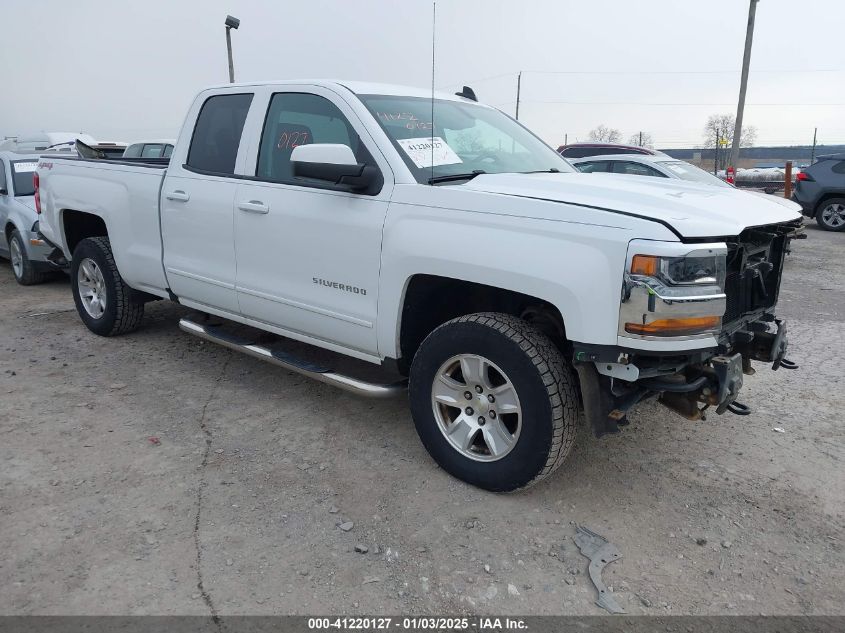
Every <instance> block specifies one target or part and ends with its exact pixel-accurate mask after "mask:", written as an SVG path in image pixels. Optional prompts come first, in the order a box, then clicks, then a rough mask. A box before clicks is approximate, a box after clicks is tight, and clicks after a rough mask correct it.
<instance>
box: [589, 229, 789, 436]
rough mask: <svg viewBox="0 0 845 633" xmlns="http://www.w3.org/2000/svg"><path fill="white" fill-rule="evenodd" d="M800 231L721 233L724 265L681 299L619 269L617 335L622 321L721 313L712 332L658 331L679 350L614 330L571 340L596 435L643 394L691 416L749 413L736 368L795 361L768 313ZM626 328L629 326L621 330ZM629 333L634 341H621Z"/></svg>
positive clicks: (710, 247)
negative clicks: (602, 338)
mask: <svg viewBox="0 0 845 633" xmlns="http://www.w3.org/2000/svg"><path fill="white" fill-rule="evenodd" d="M798 231H800V227H799V226H798V225H795V224H793V223H790V224H782V225H772V226H766V227H755V228H753V229H747V230H746V231H744V232H743V233H742V234H741V235H739V236H737V237H736V238H734V239H731V240H725V243H724V245H723V246H722V247H721V253H722V254H721V257H723V258H724V260H723V261H724V264H723V265H722V264H721V263H719V270H718V271H717V273H718V274H716V275H714V278H715V279H718V281H719V285H718V286H710V287H709V288H708V291H709V292H699V293H698V295H696V296H689V297H684V298H683V299H682V300H678V298H676V297H675V298H671V297H665V296H663V293H661V292H660V289H661V288H660V287H658V288H657V290H656V291H655V290H654V289H653V288H649V287H646V291H647V292H643V291H642V288H643V287H644V285H643V284H642V283H628V282H629V280H630V277H629V278H626V285H625V288H624V289H623V299H622V307H621V310H620V317H621V318H620V335H621V334H622V333H623V332H622V327H623V324H625V327H629V326H631V325H632V323H635V324H636V325H637V326H638V327H648V325H649V324H650V323H652V322H654V323H670V322H672V321H676V322H678V321H679V320H682V319H684V318H688V317H699V316H701V315H707V314H711V315H721V319H720V323H719V326H718V328H717V330H715V331H713V330H711V331H710V332H708V333H698V334H694V333H693V334H691V335H688V336H684V337H680V336H673V337H670V336H666V337H665V338H663V340H667V339H671V338H674V340H675V341H677V342H681V341H683V342H684V343H683V344H682V345H678V346H676V349H677V347H681V349H682V351H669V350H665V349H661V347H660V345H659V343H658V338H657V337H655V336H641V337H639V339H640V340H639V341H635V340H634V339H632V338H623V337H622V336H620V337H619V344H618V345H616V346H599V345H585V344H579V343H575V344H573V362H574V365H575V368H576V369H577V371H578V375H579V378H580V382H581V393H582V399H583V407H584V413H585V416H586V418H587V420H588V421H589V423H590V424H591V426H592V427H593V431H594V433H595V434H596V435H597V436H601V435H604V434H606V433H615V432H618V431H619V426H620V425H624V424H626V423H627V418H626V415H627V412H628V410H629V409H630V408H631V407H633V406H634V405H635V404H637V403H638V402H641V401H642V400H645V399H649V398H657V399H658V401H659V402H660V403H661V404H663V405H665V406H666V407H668V408H669V409H671V410H672V411H674V412H676V413H678V414H680V415H682V416H683V417H685V418H687V419H690V420H701V419H703V418H704V416H705V414H706V412H707V411H709V410H714V411H715V412H716V413H717V414H722V413H725V412H731V413H734V414H737V415H747V414H749V413H750V412H751V410H750V408H749V407H747V406H745V405H743V404H741V403H740V402H738V401H737V396H738V395H739V391H740V389H741V388H742V382H743V377H744V376H750V375H753V374H754V373H755V370H754V368H753V367H752V362H753V361H758V362H764V363H769V364H771V368H772V369H773V370H777V369H779V368H780V367H783V368H785V369H795V368H797V365H796V364H795V363H792V362H790V361H789V360H787V358H786V351H787V347H788V341H787V335H786V323H785V322H784V321H783V320H781V319H778V318H776V317H775V314H774V308H775V305H776V303H777V298H778V293H779V290H780V279H781V273H782V269H783V262H784V258H785V255H786V252H787V250H788V247H789V243H790V241H791V239H794V238H795V236H796V234H797V233H798ZM694 246H696V245H690V246H689V247H690V248H693V247H694ZM697 246H698V247H699V251H694V252H693V254H694V255H696V256H699V257H700V256H701V253H702V251H701V248H702V247H703V248H705V249H706V251H705V254H709V253H717V254H718V253H719V252H720V250H719V246H718V245H716V244H712V243H710V244H706V245H703V244H702V245H697ZM631 259H632V258H631V257H630V256H629V265H630V262H631ZM700 261H702V262H704V261H705V260H700ZM722 266H723V267H722ZM635 268H636V266H633V267H632V268H631V271H632V272H633V271H634V269H635ZM697 268H704V267H703V266H698V267H697ZM641 279H642V277H640V278H639V280H641ZM639 280H638V279H634V281H639ZM720 291H721V292H720ZM667 319H669V320H667ZM641 324H642V325H641ZM630 332H631V329H630V327H629V329H628V331H627V332H625V333H626V334H627V335H628V336H630ZM629 341H630V342H631V343H635V344H633V345H626V344H625V343H627V342H629ZM702 344H704V346H703V347H701V345H702ZM696 347H698V348H697V349H696Z"/></svg>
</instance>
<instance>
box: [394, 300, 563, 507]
mask: <svg viewBox="0 0 845 633" xmlns="http://www.w3.org/2000/svg"><path fill="white" fill-rule="evenodd" d="M410 378H411V380H410V398H411V411H412V413H413V417H414V424H415V425H416V429H417V433H418V434H419V436H420V439H421V440H422V442H423V444H424V445H425V447H426V449H427V450H428V452H429V453H430V454H431V456H432V457H433V458H434V460H435V461H436V462H437V463H438V464H439V465H440V466H441V467H442V468H443V469H444V470H446V471H447V472H449V473H450V474H452V475H454V476H455V477H458V478H459V479H462V480H464V481H466V482H468V483H471V484H473V485H475V486H479V487H480V488H484V489H487V490H493V491H497V492H507V491H512V490H516V489H518V488H523V487H525V486H529V485H532V484H534V483H536V482H538V481H540V480H542V479H544V478H545V477H547V476H549V475H550V474H551V473H552V472H554V471H555V470H556V469H557V468H558V466H560V464H561V463H563V460H564V459H565V457H566V455H567V454H568V453H569V450H570V448H571V447H572V443H573V441H574V439H575V426H576V422H577V416H578V413H577V411H578V410H577V404H578V401H577V397H576V394H575V382H574V377H573V375H572V371H571V369H570V367H569V366H568V365H567V364H566V362H565V361H564V359H563V357H562V356H561V354H560V352H559V351H558V349H557V348H556V347H555V346H554V344H553V343H552V342H551V341H550V340H549V339H548V337H546V336H545V335H544V334H543V333H542V332H540V331H539V330H538V329H537V328H535V327H534V326H532V325H531V324H530V323H527V322H526V321H523V320H522V319H518V318H516V317H513V316H510V315H507V314H499V313H480V314H470V315H467V316H463V317H460V318H457V319H453V320H452V321H449V322H447V323H445V324H443V325H441V326H440V327H439V328H437V329H436V330H434V331H433V332H432V333H431V334H430V335H429V336H428V337H427V338H426V339H425V341H423V343H422V345H421V346H420V348H419V350H418V351H417V353H416V355H415V356H414V361H413V363H412V366H411V377H410Z"/></svg>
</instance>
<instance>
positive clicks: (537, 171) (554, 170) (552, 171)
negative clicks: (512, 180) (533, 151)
mask: <svg viewBox="0 0 845 633" xmlns="http://www.w3.org/2000/svg"><path fill="white" fill-rule="evenodd" d="M519 173H520V174H559V173H560V170H559V169H558V168H557V167H552V168H550V169H535V170H534V171H521V172H519Z"/></svg>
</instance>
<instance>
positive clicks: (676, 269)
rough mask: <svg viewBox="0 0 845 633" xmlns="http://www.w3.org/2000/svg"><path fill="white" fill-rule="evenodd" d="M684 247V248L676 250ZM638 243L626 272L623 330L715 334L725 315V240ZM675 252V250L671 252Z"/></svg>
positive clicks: (629, 332)
mask: <svg viewBox="0 0 845 633" xmlns="http://www.w3.org/2000/svg"><path fill="white" fill-rule="evenodd" d="M680 249H683V250H684V251H685V252H682V253H678V250H680ZM689 249H690V246H689V245H684V244H677V243H665V242H664V243H659V242H645V241H635V242H632V243H631V246H630V249H629V256H628V264H627V269H626V271H625V283H624V288H623V296H622V306H621V308H620V314H619V316H620V319H619V330H620V331H619V334H620V335H621V336H632V335H633V336H635V337H646V338H650V337H695V338H698V337H702V336H712V335H713V334H715V333H717V332H718V331H719V330H720V329H721V327H722V315H723V314H724V313H725V301H726V298H725V258H726V255H727V248H726V247H725V245H724V244H702V245H697V246H696V247H695V248H694V249H692V250H689ZM672 251H674V252H672Z"/></svg>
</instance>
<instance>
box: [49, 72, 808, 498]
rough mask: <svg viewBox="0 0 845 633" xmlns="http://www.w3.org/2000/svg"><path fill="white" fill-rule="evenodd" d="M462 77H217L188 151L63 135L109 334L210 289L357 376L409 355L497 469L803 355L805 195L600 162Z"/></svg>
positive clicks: (59, 191)
mask: <svg viewBox="0 0 845 633" xmlns="http://www.w3.org/2000/svg"><path fill="white" fill-rule="evenodd" d="M464 94H470V93H469V92H468V91H465V92H464V93H461V94H459V95H445V94H435V95H432V94H431V93H430V92H427V91H425V90H416V89H413V88H404V87H396V86H384V85H379V84H362V83H351V82H329V81H289V82H276V83H254V84H240V85H226V86H221V87H217V88H210V89H208V90H204V91H203V92H201V93H200V94H199V95H198V96H197V98H196V100H195V101H194V103H193V105H192V106H191V108H190V110H189V112H188V115H187V118H186V121H185V125H184V127H183V129H182V131H181V133H180V135H179V138H178V140H177V142H176V145H175V148H174V149H173V153H172V156H171V158H170V159H169V160H167V159H160V160H144V159H131V158H125V159H122V160H121V159H106V160H103V159H93V160H92V159H85V158H60V157H43V158H42V159H41V162H40V164H39V167H38V192H37V200H38V204H39V208H40V213H41V215H40V218H41V219H40V227H39V230H40V233H41V235H43V236H44V237H45V238H46V239H47V240H49V242H50V243H51V244H53V245H54V246H55V247H56V248H57V249H58V250H59V251H61V253H60V254H57V256H61V255H63V256H64V257H65V258H67V259H68V260H69V261H70V265H71V270H70V274H71V280H72V290H73V296H74V300H75V302H76V305H77V308H78V311H79V315H80V317H81V319H82V321H83V322H84V323H85V325H86V326H87V327H88V328H89V329H90V330H91V331H92V332H95V333H97V334H100V335H104V336H111V335H115V334H121V333H125V332H130V331H132V330H134V329H135V328H137V327H138V326H139V325H140V323H141V321H142V315H143V312H144V304H145V302H147V301H151V300H155V299H170V300H173V301H178V302H179V303H180V304H183V305H185V306H189V307H191V308H194V309H196V310H197V311H198V312H199V313H200V315H199V316H191V317H186V318H183V319H182V320H181V322H180V326H181V327H182V329H184V330H185V331H187V332H189V333H191V334H195V335H197V336H200V337H202V338H204V339H208V340H213V341H216V342H218V343H221V344H223V345H226V346H228V347H231V348H233V349H237V350H240V351H242V352H245V353H248V354H251V355H253V356H256V357H259V358H262V359H264V360H267V361H270V362H273V363H276V364H278V365H281V366H284V367H287V368H288V369H292V370H294V371H298V372H300V373H302V374H305V375H308V376H311V377H314V378H317V379H319V380H323V381H324V382H328V383H331V384H335V385H337V386H339V387H342V388H345V389H348V390H350V391H354V392H356V393H361V394H366V395H372V396H388V395H392V394H395V393H397V392H400V391H402V390H404V388H405V386H406V379H407V383H408V387H409V390H410V406H411V410H412V414H413V418H414V422H415V425H416V428H417V431H418V433H419V436H420V438H421V440H422V442H423V443H424V444H425V446H426V448H427V449H428V451H429V452H430V454H431V455H432V456H433V457H434V459H435V460H436V461H437V462H438V464H440V465H441V466H442V467H443V468H444V469H446V470H447V471H448V472H450V473H452V474H453V475H455V476H457V477H460V478H461V479H463V480H465V481H468V482H470V483H472V484H475V485H477V486H481V487H483V488H486V489H489V490H497V491H506V490H514V489H517V488H521V487H524V486H527V485H529V484H531V483H533V482H535V481H538V480H540V479H542V478H544V477H546V476H547V475H549V474H550V473H551V472H553V471H554V470H555V469H556V468H557V467H558V466H559V465H560V464H561V462H562V461H563V460H564V458H565V457H566V455H567V453H568V452H569V449H570V447H571V445H572V442H573V439H574V436H575V425H576V421H577V419H578V416H579V409H582V410H583V412H584V415H585V417H586V419H587V420H588V421H589V423H590V424H591V425H592V427H593V430H594V432H595V433H596V434H597V435H602V434H604V433H612V432H616V431H618V426H619V425H621V424H624V423H625V421H626V418H625V415H626V412H627V411H628V410H629V409H630V408H631V407H633V406H634V405H635V404H636V403H638V402H639V401H641V400H643V399H646V398H651V397H657V398H658V399H659V401H660V402H662V403H663V404H665V405H666V406H668V407H669V408H671V409H673V410H674V411H676V412H678V413H680V414H682V415H683V416H685V417H687V418H690V419H700V418H701V417H702V415H703V412H704V411H705V410H706V409H707V408H708V407H712V408H713V409H715V410H716V412H717V413H723V412H725V411H732V412H734V413H738V414H745V413H748V408H747V407H745V406H744V405H741V404H740V403H739V402H737V400H736V398H737V395H738V392H739V389H740V387H741V386H742V380H743V375H744V374H745V375H748V374H751V373H753V369H752V366H751V364H752V361H763V362H767V363H770V364H772V365H773V368H774V369H777V368H778V367H779V366H784V367H792V366H794V365H793V364H792V363H790V362H789V361H787V360H786V359H785V358H784V355H785V351H786V346H787V341H786V335H785V324H784V323H783V321H782V320H780V319H778V318H776V316H775V312H774V310H775V305H776V302H777V297H778V290H779V286H780V281H781V273H782V268H783V262H784V255H785V252H786V249H787V246H788V243H789V240H790V239H791V238H792V237H793V236H794V235H795V233H796V231H797V230H798V229H799V227H800V226H801V215H800V213H799V211H798V207H797V205H795V206H794V208H792V207H789V206H784V205H783V204H779V203H777V202H773V201H769V200H766V199H763V198H760V197H755V196H750V195H747V194H745V193H743V192H740V191H735V190H733V189H730V188H724V189H722V188H716V187H707V186H699V185H695V184H689V183H677V182H671V181H668V180H667V181H658V180H657V179H648V178H643V179H631V178H625V177H624V176H621V177H618V178H614V177H613V176H608V177H607V178H603V179H596V178H594V177H591V176H590V175H589V174H580V173H577V172H576V171H575V170H574V169H573V168H572V167H571V166H570V164H569V163H567V162H566V160H565V159H563V158H562V157H560V156H559V155H558V154H557V153H556V152H555V151H554V150H553V149H551V148H549V147H548V146H547V145H545V144H544V143H543V142H541V141H540V140H539V139H538V138H537V137H535V136H534V135H533V134H531V132H529V131H528V130H527V129H526V128H524V127H523V126H522V125H520V124H519V123H518V122H516V121H514V120H513V119H511V118H510V117H508V116H507V115H505V114H503V113H501V112H499V111H498V110H496V109H494V108H491V107H488V106H484V105H481V104H478V103H475V102H474V100H473V99H472V98H468V97H466V96H464ZM221 318H222V319H225V321H224V322H221V321H220V319H221ZM221 323H222V324H221ZM227 323H237V324H243V325H247V326H251V327H252V328H255V329H257V330H260V331H263V332H262V334H263V333H266V332H270V333H273V334H276V335H279V336H281V337H288V338H291V339H296V340H298V341H303V342H306V343H309V344H312V345H315V346H318V347H321V348H325V349H329V350H333V351H335V352H340V353H342V354H345V355H348V356H351V357H354V358H357V359H363V360H365V361H369V362H371V363H375V364H380V365H382V366H384V367H385V369H387V370H389V371H390V372H391V373H392V374H394V375H395V377H396V380H395V381H390V380H387V381H385V382H384V383H376V382H372V381H365V380H362V379H361V378H359V377H355V376H352V375H348V374H342V373H339V372H337V371H335V370H333V369H332V368H330V367H321V366H317V365H314V364H313V363H309V362H305V361H302V360H300V359H297V358H294V357H292V356H291V355H290V354H287V353H284V352H282V351H280V350H279V349H278V348H276V347H274V345H273V344H272V343H267V342H266V341H265V340H264V338H266V336H265V337H264V338H262V339H261V340H259V338H258V337H249V336H244V335H243V334H237V335H236V334H233V333H232V332H231V330H230V329H229V328H228V327H227V325H226V324H227Z"/></svg>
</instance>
